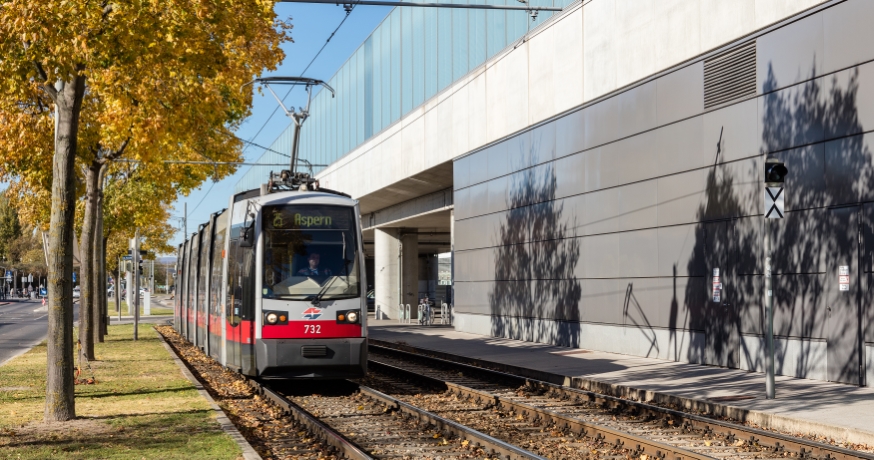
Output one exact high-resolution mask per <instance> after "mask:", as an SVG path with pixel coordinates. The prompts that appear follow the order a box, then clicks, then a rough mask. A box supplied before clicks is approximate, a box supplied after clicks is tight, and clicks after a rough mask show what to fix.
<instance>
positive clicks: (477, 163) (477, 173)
mask: <svg viewBox="0 0 874 460" xmlns="http://www.w3.org/2000/svg"><path fill="white" fill-rule="evenodd" d="M467 158H468V162H469V163H470V184H471V185H474V184H479V183H481V182H485V181H486V180H488V174H489V157H488V151H485V150H481V151H479V152H477V153H474V154H473V155H470V156H469V157H467Z"/></svg>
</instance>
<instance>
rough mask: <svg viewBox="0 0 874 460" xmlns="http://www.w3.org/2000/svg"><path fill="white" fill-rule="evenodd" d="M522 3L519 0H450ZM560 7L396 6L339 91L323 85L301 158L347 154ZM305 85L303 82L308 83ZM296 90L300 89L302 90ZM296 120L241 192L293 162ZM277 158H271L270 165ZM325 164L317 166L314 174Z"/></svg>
mask: <svg viewBox="0 0 874 460" xmlns="http://www.w3.org/2000/svg"><path fill="white" fill-rule="evenodd" d="M451 1H455V2H464V3H467V2H471V3H484V4H494V5H519V4H520V3H518V2H517V1H516V0H451ZM530 2H531V4H532V5H537V6H562V7H564V6H567V5H569V4H570V3H572V0H530ZM553 14H554V13H548V12H543V11H541V12H540V14H539V15H538V18H537V21H536V22H532V21H531V19H530V17H529V15H528V14H527V13H526V12H524V11H494V10H474V9H447V8H395V9H394V10H392V11H391V13H389V15H388V16H386V18H385V19H384V20H383V22H382V23H381V24H380V25H379V26H378V27H377V28H376V29H375V30H374V31H373V33H371V35H370V36H369V37H368V38H367V40H365V41H364V43H363V44H362V45H361V46H360V47H359V48H358V50H357V51H355V53H353V54H352V56H351V57H350V58H349V60H347V61H346V63H345V64H343V66H341V67H340V69H339V70H338V71H337V73H336V74H335V75H334V76H333V77H332V78H331V79H330V80H327V81H328V84H329V85H331V86H332V87H333V88H334V89H335V90H336V91H337V95H336V97H334V98H331V92H330V91H326V90H320V91H318V92H317V93H316V94H315V95H314V96H313V101H312V104H311V106H310V117H309V119H307V121H306V123H305V124H304V127H303V132H302V133H301V144H300V153H299V154H300V158H302V159H305V160H307V161H309V162H311V163H313V164H316V165H320V164H321V165H327V164H330V163H333V162H334V161H337V160H338V159H339V158H340V157H342V156H343V155H345V154H346V153H348V152H350V151H352V150H354V149H355V148H356V147H358V146H359V145H361V144H362V143H364V142H365V141H367V140H368V139H370V138H371V137H373V136H374V135H376V134H378V133H379V132H380V131H382V130H383V129H385V128H386V127H388V126H389V125H390V124H392V123H394V122H395V121H398V120H399V119H400V118H402V117H403V116H404V115H405V114H407V113H409V112H410V111H411V110H413V109H415V108H416V107H418V106H420V105H422V104H423V103H424V102H425V101H427V100H428V99H430V98H432V97H434V96H435V95H436V94H437V93H438V92H440V91H441V90H443V89H445V88H446V87H448V86H449V85H451V84H452V82H454V81H455V80H458V79H459V78H461V77H463V76H464V75H466V74H467V73H468V72H470V71H471V70H472V69H475V68H476V67H477V66H479V65H481V64H482V63H483V62H485V61H486V60H487V59H489V58H491V57H492V56H494V55H495V54H497V53H499V52H500V51H501V50H503V49H504V48H506V47H507V46H512V45H513V44H515V42H516V41H517V40H518V39H519V38H521V37H522V35H524V34H525V33H527V32H528V31H529V30H530V28H533V27H535V26H537V25H538V24H541V23H542V22H544V21H546V20H547V19H548V18H549V17H551V16H552V15H553ZM301 89H302V88H301ZM301 89H297V90H295V91H300V90H301ZM293 136H294V125H293V124H291V123H289V127H288V128H287V129H285V130H284V131H283V132H282V133H279V135H278V136H277V138H276V140H274V141H273V143H272V144H271V145H270V147H269V150H267V151H265V152H264V154H262V155H261V157H260V158H259V159H258V160H256V162H257V163H263V164H265V165H264V166H253V167H251V168H250V169H249V171H247V172H246V174H244V175H243V178H242V179H240V181H239V182H237V185H236V187H235V192H242V191H246V190H251V189H254V188H258V187H259V186H260V184H262V183H264V182H266V181H267V174H268V173H269V172H270V171H277V170H278V169H280V167H279V166H273V165H272V164H284V163H288V161H289V155H290V153H291V143H292V140H293ZM268 164H270V165H268ZM322 169H324V168H323V167H321V166H316V167H314V168H313V172H314V173H318V172H319V171H321V170H322Z"/></svg>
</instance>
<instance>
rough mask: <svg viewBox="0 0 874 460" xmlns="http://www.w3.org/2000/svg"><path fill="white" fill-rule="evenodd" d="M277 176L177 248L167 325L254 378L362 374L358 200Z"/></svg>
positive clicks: (362, 281)
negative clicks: (171, 313) (172, 300)
mask: <svg viewBox="0 0 874 460" xmlns="http://www.w3.org/2000/svg"><path fill="white" fill-rule="evenodd" d="M293 176H299V174H294V173H290V172H288V171H283V172H282V173H281V174H279V175H275V174H273V173H271V180H270V182H269V183H268V184H266V185H264V186H262V187H261V189H259V190H250V191H248V192H243V193H239V194H237V195H235V196H233V197H231V199H230V202H229V203H228V208H227V209H225V210H222V211H219V212H216V213H215V214H213V215H212V216H211V217H210V219H209V222H207V223H204V224H202V225H200V226H199V227H198V231H197V232H196V233H194V234H192V235H190V237H189V238H188V239H187V240H186V241H185V242H184V243H183V244H181V245H180V246H179V253H178V259H177V280H178V281H177V294H176V303H175V322H174V327H175V328H176V330H177V331H178V332H179V333H180V334H182V335H183V336H184V337H185V338H186V339H187V340H189V341H190V342H191V343H192V344H194V345H196V346H198V347H200V348H201V349H202V350H203V351H204V352H205V353H207V354H208V355H210V356H211V357H212V358H214V359H215V360H216V361H218V362H219V363H221V364H222V365H223V366H225V367H227V368H229V369H232V370H235V371H238V372H240V373H242V374H245V375H248V376H252V377H258V378H265V379H267V378H281V379H335V378H354V377H361V376H363V375H364V374H365V373H366V372H367V299H366V292H365V290H364V289H363V286H367V282H366V280H365V270H364V251H363V247H362V241H361V222H360V219H359V209H358V202H357V201H355V200H352V199H351V198H350V197H349V196H348V195H345V194H342V193H339V192H334V191H331V190H325V189H320V188H319V186H318V182H317V181H314V180H312V179H311V178H309V177H308V176H303V180H300V177H297V178H296V179H295V180H291V179H290V177H293Z"/></svg>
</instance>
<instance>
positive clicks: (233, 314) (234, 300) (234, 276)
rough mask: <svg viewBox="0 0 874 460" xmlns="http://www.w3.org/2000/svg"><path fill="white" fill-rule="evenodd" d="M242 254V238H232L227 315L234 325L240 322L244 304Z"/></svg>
mask: <svg viewBox="0 0 874 460" xmlns="http://www.w3.org/2000/svg"><path fill="white" fill-rule="evenodd" d="M239 256H240V240H239V239H236V238H235V239H232V240H231V242H230V257H229V259H228V299H227V305H228V309H227V315H228V322H229V323H231V325H232V326H236V325H238V324H240V313H241V310H242V306H243V303H242V302H243V287H242V282H241V281H242V280H241V279H240V277H241V274H242V272H243V270H242V269H241V268H242V267H241V265H242V262H243V260H242V258H241V257H239Z"/></svg>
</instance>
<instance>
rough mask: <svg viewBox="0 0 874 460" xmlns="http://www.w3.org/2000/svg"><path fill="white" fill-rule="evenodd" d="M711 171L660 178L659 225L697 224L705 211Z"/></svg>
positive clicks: (696, 171) (691, 172) (699, 170)
mask: <svg viewBox="0 0 874 460" xmlns="http://www.w3.org/2000/svg"><path fill="white" fill-rule="evenodd" d="M711 171H712V170H711V169H710V168H708V169H696V170H694V171H689V172H685V173H682V174H675V175H672V176H665V177H660V178H659V179H658V182H659V225H660V226H662V225H674V224H687V223H690V222H697V221H698V220H699V219H700V218H702V217H703V216H704V213H705V212H706V210H707V176H708V175H709V174H711V173H712V172H711Z"/></svg>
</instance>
